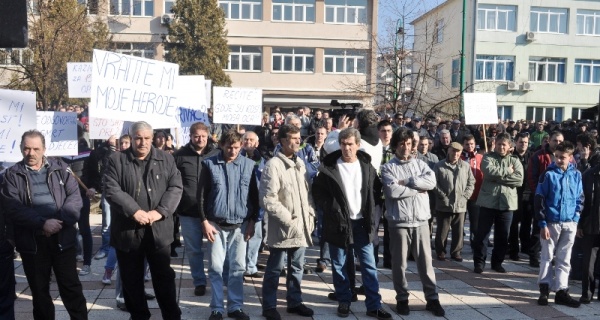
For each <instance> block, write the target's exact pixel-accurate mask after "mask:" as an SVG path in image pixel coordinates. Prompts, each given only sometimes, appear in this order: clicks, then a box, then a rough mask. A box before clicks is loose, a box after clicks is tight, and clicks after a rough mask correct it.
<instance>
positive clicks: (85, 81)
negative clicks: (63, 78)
mask: <svg viewBox="0 0 600 320" xmlns="http://www.w3.org/2000/svg"><path fill="white" fill-rule="evenodd" d="M67 80H68V84H69V98H90V97H91V89H92V63H91V62H67Z"/></svg>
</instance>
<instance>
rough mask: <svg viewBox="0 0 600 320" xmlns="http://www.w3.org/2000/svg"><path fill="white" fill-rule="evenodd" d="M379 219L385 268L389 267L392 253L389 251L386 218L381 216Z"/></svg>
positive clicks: (388, 231) (388, 232) (388, 233)
mask: <svg viewBox="0 0 600 320" xmlns="http://www.w3.org/2000/svg"><path fill="white" fill-rule="evenodd" d="M381 220H383V266H384V267H385V268H391V267H392V254H391V253H390V230H389V227H388V221H387V219H386V218H384V217H382V218H381Z"/></svg>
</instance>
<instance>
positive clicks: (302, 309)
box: [287, 303, 315, 317]
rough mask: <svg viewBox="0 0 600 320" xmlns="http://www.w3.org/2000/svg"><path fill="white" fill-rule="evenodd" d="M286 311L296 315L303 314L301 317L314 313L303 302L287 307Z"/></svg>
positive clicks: (310, 315)
mask: <svg viewBox="0 0 600 320" xmlns="http://www.w3.org/2000/svg"><path fill="white" fill-rule="evenodd" d="M287 312H288V313H295V314H297V315H300V316H303V317H312V316H313V314H315V312H314V311H313V310H312V309H311V308H309V307H307V306H305V305H304V303H301V304H299V305H297V306H295V307H291V308H290V307H288V308H287Z"/></svg>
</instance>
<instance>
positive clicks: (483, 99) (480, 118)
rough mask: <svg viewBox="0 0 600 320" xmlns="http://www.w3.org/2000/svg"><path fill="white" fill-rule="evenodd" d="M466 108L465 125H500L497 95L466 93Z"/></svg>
mask: <svg viewBox="0 0 600 320" xmlns="http://www.w3.org/2000/svg"><path fill="white" fill-rule="evenodd" d="M464 106H465V124H467V125H471V124H491V123H498V104H497V103H496V94H495V93H487V92H485V93H484V92H474V93H465V94H464Z"/></svg>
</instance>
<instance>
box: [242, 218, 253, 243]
mask: <svg viewBox="0 0 600 320" xmlns="http://www.w3.org/2000/svg"><path fill="white" fill-rule="evenodd" d="M254 224H255V222H254V220H250V221H248V224H247V225H246V231H244V240H245V241H246V242H248V240H250V238H252V237H254Z"/></svg>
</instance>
